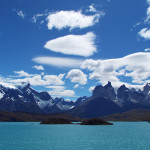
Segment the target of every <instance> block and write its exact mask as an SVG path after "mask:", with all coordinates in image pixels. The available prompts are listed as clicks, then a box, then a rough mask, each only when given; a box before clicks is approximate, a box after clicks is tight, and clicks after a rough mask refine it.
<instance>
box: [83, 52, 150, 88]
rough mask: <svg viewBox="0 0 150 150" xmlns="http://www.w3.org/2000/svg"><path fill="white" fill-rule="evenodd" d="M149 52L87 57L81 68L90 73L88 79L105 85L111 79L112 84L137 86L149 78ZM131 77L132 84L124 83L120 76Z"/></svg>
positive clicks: (116, 85)
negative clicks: (120, 56)
mask: <svg viewBox="0 0 150 150" xmlns="http://www.w3.org/2000/svg"><path fill="white" fill-rule="evenodd" d="M149 64H150V53H148V52H143V53H142V52H141V53H134V54H130V55H128V56H125V57H123V58H117V59H106V60H92V59H88V60H86V61H85V62H83V64H82V66H81V68H82V69H88V70H89V71H91V72H92V73H90V76H89V79H96V80H99V82H100V83H102V84H103V85H105V84H106V83H107V82H108V81H111V82H112V84H113V86H115V87H118V86H120V85H121V84H126V85H127V86H128V87H129V86H130V87H131V86H132V87H139V86H140V85H134V84H144V83H147V82H149V78H150V68H149ZM120 77H123V79H124V78H125V77H131V79H132V85H130V84H127V83H124V82H123V81H121V78H120Z"/></svg>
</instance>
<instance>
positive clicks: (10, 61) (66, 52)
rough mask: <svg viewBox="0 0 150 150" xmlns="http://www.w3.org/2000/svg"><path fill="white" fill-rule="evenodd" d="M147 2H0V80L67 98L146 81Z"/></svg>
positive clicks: (149, 70)
mask: <svg viewBox="0 0 150 150" xmlns="http://www.w3.org/2000/svg"><path fill="white" fill-rule="evenodd" d="M149 51H150V0H134V1H131V0H122V1H120V0H99V1H98V0H92V1H91V0H55V1H49V0H44V1H42V0H38V1H37V0H30V1H29V0H13V1H9V0H1V1H0V52H1V53H0V65H1V71H0V83H1V84H3V83H5V84H13V85H18V84H20V83H22V82H30V84H31V85H32V87H33V88H34V89H37V90H39V91H41V90H46V91H48V92H49V93H50V94H51V95H52V96H53V97H57V96H58V97H61V96H63V97H65V98H69V99H71V100H75V99H77V97H79V96H85V95H87V96H90V95H91V91H92V89H93V88H94V86H96V85H98V84H102V85H105V84H106V83H107V82H108V81H111V82H112V85H113V86H114V87H116V88H117V87H118V86H120V85H121V84H126V86H128V87H130V88H133V87H134V88H141V87H142V86H143V85H144V84H146V83H148V82H150V67H149V64H150V53H149Z"/></svg>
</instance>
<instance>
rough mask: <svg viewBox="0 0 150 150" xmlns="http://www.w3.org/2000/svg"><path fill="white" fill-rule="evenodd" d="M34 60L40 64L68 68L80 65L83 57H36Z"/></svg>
mask: <svg viewBox="0 0 150 150" xmlns="http://www.w3.org/2000/svg"><path fill="white" fill-rule="evenodd" d="M32 60H33V61H34V62H36V63H39V64H44V65H50V66H55V67H67V68H73V67H80V65H81V64H82V62H83V60H82V59H74V58H64V57H35V58H33V59H32Z"/></svg>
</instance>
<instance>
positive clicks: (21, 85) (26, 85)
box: [17, 82, 31, 89]
mask: <svg viewBox="0 0 150 150" xmlns="http://www.w3.org/2000/svg"><path fill="white" fill-rule="evenodd" d="M30 86H31V84H30V83H29V82H21V83H20V84H18V85H17V87H18V88H21V89H23V88H29V87H30Z"/></svg>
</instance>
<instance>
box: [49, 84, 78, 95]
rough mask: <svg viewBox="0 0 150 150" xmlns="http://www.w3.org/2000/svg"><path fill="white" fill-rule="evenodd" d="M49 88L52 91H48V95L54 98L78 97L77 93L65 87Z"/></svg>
mask: <svg viewBox="0 0 150 150" xmlns="http://www.w3.org/2000/svg"><path fill="white" fill-rule="evenodd" d="M47 88H50V89H52V90H51V91H48V93H49V94H50V95H52V96H54V97H62V96H66V97H76V96H75V91H73V90H66V89H65V87H64V86H48V87H47Z"/></svg>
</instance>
